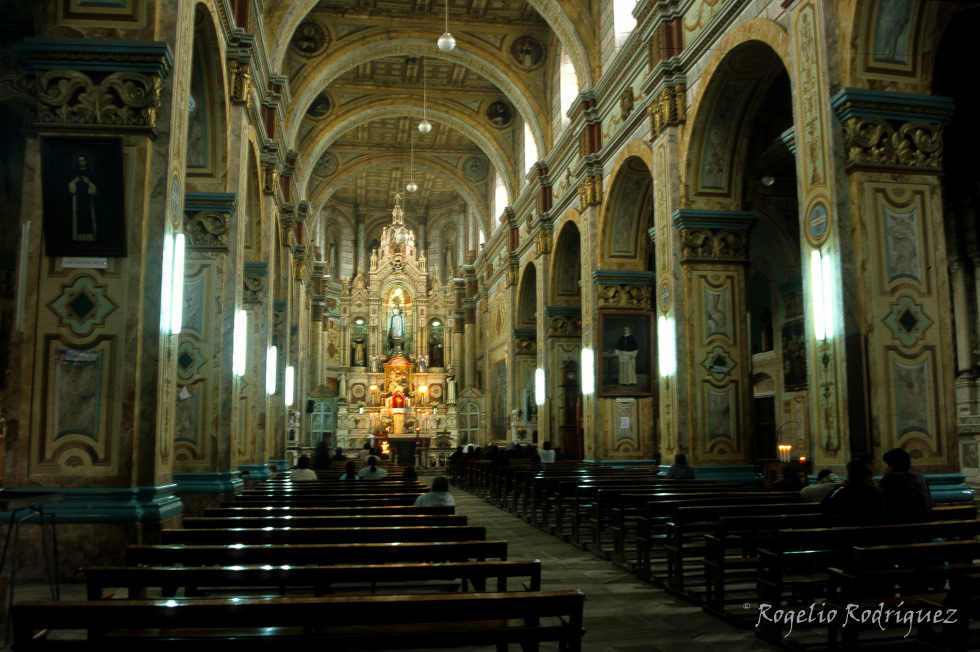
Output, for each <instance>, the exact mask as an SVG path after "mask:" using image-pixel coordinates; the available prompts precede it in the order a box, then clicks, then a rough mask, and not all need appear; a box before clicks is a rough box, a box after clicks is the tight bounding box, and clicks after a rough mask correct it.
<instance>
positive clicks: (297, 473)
mask: <svg viewBox="0 0 980 652" xmlns="http://www.w3.org/2000/svg"><path fill="white" fill-rule="evenodd" d="M289 479H290V480H292V481H293V482H302V481H306V480H316V471H314V470H313V469H311V468H310V458H308V457H307V456H306V455H300V456H299V460H298V461H297V462H296V468H295V469H293V470H292V471H290V472H289Z"/></svg>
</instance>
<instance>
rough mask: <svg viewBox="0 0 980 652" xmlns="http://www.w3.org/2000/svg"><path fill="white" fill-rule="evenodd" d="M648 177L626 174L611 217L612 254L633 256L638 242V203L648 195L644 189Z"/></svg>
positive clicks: (648, 180)
mask: <svg viewBox="0 0 980 652" xmlns="http://www.w3.org/2000/svg"><path fill="white" fill-rule="evenodd" d="M649 185H650V179H649V177H645V176H636V175H628V176H627V178H626V179H625V181H624V182H623V184H622V188H621V190H620V194H619V199H620V201H619V202H618V203H617V204H616V215H615V217H614V218H613V232H612V237H611V238H610V241H611V242H610V244H611V246H610V254H611V255H613V256H616V255H619V256H624V255H625V256H634V255H636V248H637V245H638V243H639V242H640V240H639V238H637V232H636V229H637V221H638V220H639V219H640V209H641V207H642V205H641V204H640V203H639V202H641V201H642V200H643V199H644V198H645V197H647V196H648V194H647V192H646V189H647V187H648V186H649Z"/></svg>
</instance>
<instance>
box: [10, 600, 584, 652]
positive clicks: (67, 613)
mask: <svg viewBox="0 0 980 652" xmlns="http://www.w3.org/2000/svg"><path fill="white" fill-rule="evenodd" d="M584 601H585V595H584V594H582V593H581V592H579V591H547V592H511V593H456V594H451V595H449V596H443V595H411V596H392V595H372V596H353V597H337V596H334V597H324V598H272V599H228V600H212V599H200V600H199V599H193V598H192V599H176V600H98V601H78V602H69V601H62V602H57V601H28V602H20V603H18V604H16V605H14V607H13V623H14V647H15V649H16V650H18V652H23V651H24V650H46V649H58V648H72V649H84V650H91V649H98V650H100V651H114V650H127V652H131V651H132V650H134V649H136V650H140V652H144V651H147V650H159V649H167V650H172V649H176V648H178V647H182V646H187V645H201V646H205V645H206V646H207V648H208V649H209V650H210V651H212V652H215V651H223V650H234V651H235V652H240V651H241V650H243V649H245V650H251V649H277V650H282V649H285V648H284V646H289V645H296V644H306V643H309V644H322V645H325V646H328V647H327V648H326V649H330V650H372V649H374V650H378V649H410V648H422V649H429V648H445V647H466V646H472V645H474V644H480V645H496V646H497V648H498V650H505V649H506V648H507V645H508V644H512V643H515V644H520V645H521V646H522V648H523V649H525V650H536V649H537V644H538V643H540V642H544V641H558V642H559V643H560V645H561V647H562V649H566V650H572V651H577V650H581V649H582V636H583V634H584V632H583V628H582V609H583V605H584ZM66 635H68V636H72V637H73V638H71V639H70V640H64V637H65V636H66ZM59 638H60V639H61V640H59ZM188 649H194V648H188Z"/></svg>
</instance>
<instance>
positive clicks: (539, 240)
mask: <svg viewBox="0 0 980 652" xmlns="http://www.w3.org/2000/svg"><path fill="white" fill-rule="evenodd" d="M549 227H550V224H549ZM552 234H553V231H552V229H551V228H543V227H542V228H541V229H540V230H539V231H538V232H537V233H536V234H535V235H534V247H535V251H536V252H537V255H538V256H543V255H545V254H550V253H551V238H552Z"/></svg>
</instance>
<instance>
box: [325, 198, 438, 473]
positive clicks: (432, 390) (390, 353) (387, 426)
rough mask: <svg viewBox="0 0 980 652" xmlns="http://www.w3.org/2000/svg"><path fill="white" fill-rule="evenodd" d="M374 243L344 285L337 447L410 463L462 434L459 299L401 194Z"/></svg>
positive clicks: (341, 306) (341, 310)
mask: <svg viewBox="0 0 980 652" xmlns="http://www.w3.org/2000/svg"><path fill="white" fill-rule="evenodd" d="M420 240H421V241H423V242H424V240H425V238H424V237H423V238H420ZM375 244H376V245H377V246H375V247H372V248H371V251H370V262H369V265H368V271H367V273H366V274H365V273H361V272H358V273H357V274H356V275H355V276H354V277H353V278H351V279H349V280H345V281H344V282H343V286H342V292H341V298H340V314H341V339H342V342H343V344H342V358H343V362H344V364H343V365H342V366H341V369H340V371H339V377H338V395H339V400H338V410H337V445H338V446H343V447H346V448H360V447H362V446H363V445H364V444H365V443H370V444H371V445H372V446H379V447H380V448H381V449H382V451H383V452H386V453H387V454H388V455H389V458H390V459H392V460H394V461H396V462H403V463H414V462H415V460H416V449H417V448H419V447H421V448H448V447H452V446H455V445H456V441H457V423H456V381H455V376H454V373H453V359H454V355H455V351H454V347H453V337H452V333H453V326H454V318H453V313H454V310H455V298H454V296H453V294H452V290H451V287H450V285H449V284H445V285H440V284H439V283H438V280H437V278H436V277H435V276H434V275H433V274H431V273H430V271H429V269H428V265H427V262H426V254H425V251H424V245H423V247H420V246H419V245H418V244H416V238H415V232H414V231H413V230H412V229H410V228H408V227H407V226H406V225H405V222H404V209H403V207H402V198H401V196H400V195H396V196H395V207H394V209H393V210H392V222H391V224H390V225H388V226H386V227H384V229H383V230H382V234H381V238H380V239H379V240H377V241H375Z"/></svg>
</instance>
